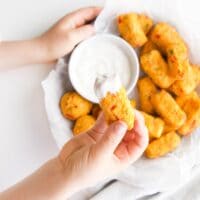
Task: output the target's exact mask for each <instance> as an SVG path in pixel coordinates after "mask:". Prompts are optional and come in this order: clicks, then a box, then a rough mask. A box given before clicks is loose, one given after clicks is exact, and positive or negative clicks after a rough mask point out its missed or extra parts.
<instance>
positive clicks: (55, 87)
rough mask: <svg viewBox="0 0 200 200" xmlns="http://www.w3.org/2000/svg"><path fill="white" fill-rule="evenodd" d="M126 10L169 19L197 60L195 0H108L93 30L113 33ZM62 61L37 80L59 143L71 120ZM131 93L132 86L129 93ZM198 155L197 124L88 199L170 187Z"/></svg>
mask: <svg viewBox="0 0 200 200" xmlns="http://www.w3.org/2000/svg"><path fill="white" fill-rule="evenodd" d="M188 2H190V3H189V4H188ZM191 5H193V7H191ZM189 9H190V10H191V14H189V12H188V10H189ZM129 11H135V12H142V13H146V14H147V15H149V16H150V17H152V18H153V19H154V21H155V22H160V21H164V22H168V23H170V24H172V25H174V26H175V27H176V28H177V30H178V31H179V32H180V33H181V35H182V36H183V37H184V39H185V40H186V42H187V44H188V46H189V49H190V59H191V61H192V63H199V64H200V56H199V54H200V26H199V25H200V21H199V19H200V13H199V11H198V9H196V7H195V0H190V1H187V0H175V1H167V0H156V1H155V0H129V1H124V0H108V1H107V3H106V5H105V7H104V10H103V12H102V13H101V15H100V16H99V17H98V18H97V20H96V22H95V28H96V31H97V34H101V33H112V34H115V35H118V32H117V29H116V16H117V15H119V14H120V13H124V12H129ZM186 13H187V14H186ZM191 15H192V16H191ZM67 63H68V58H63V59H60V60H59V62H58V63H57V65H56V68H55V70H53V71H52V72H50V74H49V75H48V77H47V78H46V80H44V81H43V82H42V86H43V89H44V94H45V106H46V111H47V116H48V119H49V125H50V128H51V131H52V134H53V137H54V138H55V141H56V143H57V145H58V146H59V148H61V147H62V146H63V144H64V143H65V142H66V141H67V140H69V139H70V138H71V137H72V133H71V122H70V121H67V120H66V119H64V118H63V116H62V115H61V113H60V108H59V101H60V97H61V96H62V95H63V94H64V93H65V92H67V91H70V90H72V86H71V84H70V82H69V81H68V80H69V79H68V70H67ZM136 93H137V92H136V91H133V93H132V94H133V96H134V95H135V94H136ZM199 155H200V129H198V130H196V131H195V132H194V133H193V134H192V135H190V136H187V137H185V138H184V139H183V140H182V143H181V146H180V147H179V148H178V149H177V150H176V151H175V152H173V153H171V154H169V155H167V156H165V157H162V158H159V159H155V160H147V159H145V158H141V159H140V160H138V161H137V162H136V163H134V164H133V165H132V166H130V167H129V168H128V169H127V170H125V171H124V172H123V173H121V174H120V175H118V176H116V177H115V179H117V180H119V181H118V182H115V183H113V184H111V185H109V186H108V187H106V188H105V189H104V190H103V191H101V192H100V193H98V194H97V195H95V196H94V197H93V199H110V198H111V197H112V198H113V195H114V193H115V194H117V195H116V197H115V198H114V199H128V197H131V199H136V198H139V197H143V196H146V195H150V194H154V193H158V192H165V191H169V190H171V189H174V188H175V187H177V186H178V185H180V184H182V183H183V182H184V181H185V180H187V179H188V178H189V177H190V173H191V171H192V168H193V167H194V166H196V165H198V164H200V157H199ZM104 184H105V183H104ZM102 186H103V184H100V185H99V186H97V187H94V188H91V189H89V190H87V191H84V192H81V193H78V194H76V195H75V196H74V197H73V199H88V198H90V197H91V196H93V195H94V194H95V193H97V192H98V191H99V190H100V189H102ZM116 191H117V192H116ZM123 197H124V198H123ZM125 197H126V198H125Z"/></svg>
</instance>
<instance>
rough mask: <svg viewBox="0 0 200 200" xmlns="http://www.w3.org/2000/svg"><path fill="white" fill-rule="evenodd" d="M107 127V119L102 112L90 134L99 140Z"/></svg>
mask: <svg viewBox="0 0 200 200" xmlns="http://www.w3.org/2000/svg"><path fill="white" fill-rule="evenodd" d="M107 128H108V124H107V122H106V120H105V116H104V114H103V113H101V114H100V115H99V117H98V119H97V121H96V123H95V125H94V126H93V127H92V129H90V130H89V131H88V135H89V136H90V137H92V138H93V139H94V140H95V141H96V142H97V141H98V140H99V139H100V138H101V137H102V136H103V134H104V133H105V131H106V129H107Z"/></svg>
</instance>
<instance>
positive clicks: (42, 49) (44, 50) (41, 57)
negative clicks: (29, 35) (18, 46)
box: [31, 36, 54, 63]
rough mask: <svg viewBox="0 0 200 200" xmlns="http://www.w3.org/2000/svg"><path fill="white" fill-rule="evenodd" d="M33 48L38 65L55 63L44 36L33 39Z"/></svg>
mask: <svg viewBox="0 0 200 200" xmlns="http://www.w3.org/2000/svg"><path fill="white" fill-rule="evenodd" d="M31 43H32V46H33V47H34V48H33V51H34V52H33V55H35V58H34V60H36V61H37V62H38V63H49V62H52V61H54V60H53V59H52V58H51V55H50V53H49V50H48V47H47V44H46V43H45V41H44V40H43V38H42V36H41V37H37V38H33V39H32V40H31Z"/></svg>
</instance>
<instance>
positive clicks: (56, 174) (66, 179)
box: [46, 157, 80, 199]
mask: <svg viewBox="0 0 200 200" xmlns="http://www.w3.org/2000/svg"><path fill="white" fill-rule="evenodd" d="M46 165H47V167H48V168H49V169H50V174H51V177H52V179H53V180H52V183H53V186H52V188H53V189H55V193H57V194H60V197H65V198H67V197H70V196H72V195H73V194H74V193H75V192H78V191H79V190H80V188H79V187H77V183H76V181H77V180H75V179H72V177H71V174H70V171H67V170H66V169H65V168H64V166H63V164H62V163H61V161H60V159H59V157H56V158H54V159H52V160H50V161H49V162H48V163H47V164H46ZM58 199H61V198H58Z"/></svg>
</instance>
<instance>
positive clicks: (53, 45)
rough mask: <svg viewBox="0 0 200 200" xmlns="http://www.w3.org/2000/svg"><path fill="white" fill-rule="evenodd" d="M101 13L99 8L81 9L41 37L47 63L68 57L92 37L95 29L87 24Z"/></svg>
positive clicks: (63, 19)
mask: <svg viewBox="0 0 200 200" xmlns="http://www.w3.org/2000/svg"><path fill="white" fill-rule="evenodd" d="M100 11H101V8H98V7H89V8H82V9H79V10H77V11H75V12H72V13H70V14H68V15H66V16H65V17H63V18H62V19H61V20H60V21H58V22H57V23H56V24H55V25H54V26H53V27H52V28H51V29H50V30H48V31H47V32H46V33H44V34H43V35H42V36H40V37H39V38H38V41H39V43H40V46H41V48H43V49H44V50H45V52H46V62H48V61H53V60H55V59H58V58H60V57H62V56H64V55H66V54H67V53H69V52H70V51H71V50H72V49H73V48H74V47H75V45H77V44H78V43H79V42H81V41H82V40H84V39H86V38H88V37H89V36H91V35H92V34H93V33H94V27H93V26H92V25H90V24H87V23H88V22H91V21H92V20H94V19H95V18H96V17H97V16H98V14H99V13H100Z"/></svg>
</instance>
